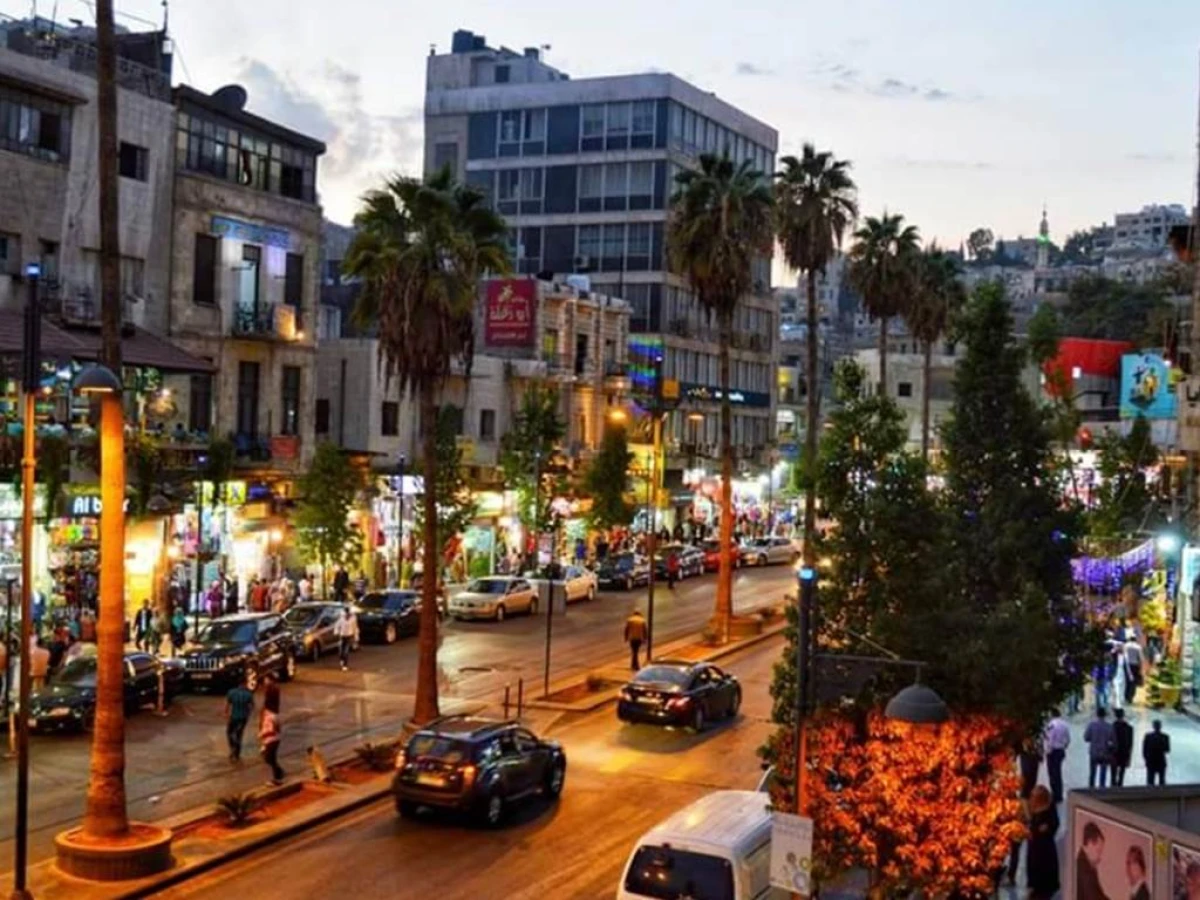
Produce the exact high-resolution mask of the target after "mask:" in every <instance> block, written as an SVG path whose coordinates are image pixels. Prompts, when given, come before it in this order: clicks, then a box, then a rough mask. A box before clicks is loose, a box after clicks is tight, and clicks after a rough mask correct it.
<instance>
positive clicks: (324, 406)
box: [313, 398, 329, 434]
mask: <svg viewBox="0 0 1200 900" xmlns="http://www.w3.org/2000/svg"><path fill="white" fill-rule="evenodd" d="M316 420H317V421H316V424H315V425H314V426H313V430H314V431H316V433H317V434H329V401H328V400H327V399H325V398H321V399H320V400H318V401H317V415H316Z"/></svg>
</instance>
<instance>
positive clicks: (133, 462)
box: [125, 434, 163, 516]
mask: <svg viewBox="0 0 1200 900" xmlns="http://www.w3.org/2000/svg"><path fill="white" fill-rule="evenodd" d="M125 455H126V463H125V468H126V471H128V472H130V473H131V474H132V476H133V477H132V478H131V479H130V480H131V481H132V482H133V503H132V511H133V513H134V515H138V516H144V515H145V514H146V512H147V511H148V510H149V508H150V499H151V498H152V497H153V496H154V494H155V492H156V491H158V490H159V488H160V486H161V485H162V480H163V459H162V451H161V450H160V449H159V447H158V441H157V440H155V439H154V438H153V437H151V436H150V435H147V434H134V435H133V436H132V437H130V438H127V439H126V443H125Z"/></svg>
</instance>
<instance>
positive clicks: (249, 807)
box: [217, 791, 258, 828]
mask: <svg viewBox="0 0 1200 900" xmlns="http://www.w3.org/2000/svg"><path fill="white" fill-rule="evenodd" d="M256 809H258V800H257V798H255V796H254V795H253V794H251V793H250V792H249V791H243V792H242V793H240V794H228V795H226V796H224V797H221V798H220V799H219V800H217V812H219V813H222V814H223V815H224V816H225V822H226V824H228V825H230V826H231V827H233V828H240V827H241V826H243V825H245V824H246V823H247V822H249V821H250V817H251V816H252V815H254V811H255V810H256Z"/></svg>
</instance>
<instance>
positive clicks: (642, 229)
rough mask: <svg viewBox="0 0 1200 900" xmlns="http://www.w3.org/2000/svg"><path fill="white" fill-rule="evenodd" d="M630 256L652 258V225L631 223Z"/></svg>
mask: <svg viewBox="0 0 1200 900" xmlns="http://www.w3.org/2000/svg"><path fill="white" fill-rule="evenodd" d="M629 255H630V256H645V257H649V256H650V223H649V222H630V223H629Z"/></svg>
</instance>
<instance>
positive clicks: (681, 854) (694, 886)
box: [625, 845, 733, 900]
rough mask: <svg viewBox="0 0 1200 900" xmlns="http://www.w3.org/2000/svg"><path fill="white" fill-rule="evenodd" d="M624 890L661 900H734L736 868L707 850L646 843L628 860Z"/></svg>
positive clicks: (639, 895)
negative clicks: (694, 851)
mask: <svg viewBox="0 0 1200 900" xmlns="http://www.w3.org/2000/svg"><path fill="white" fill-rule="evenodd" d="M625 890H626V891H627V892H628V893H630V894H633V895H634V896H637V897H656V898H660V900H683V898H685V897H686V898H687V900H733V867H732V866H730V864H729V860H727V859H721V858H720V857H718V856H709V855H708V854H707V853H692V852H690V851H687V850H679V849H676V848H674V847H657V846H652V845H646V846H644V847H639V848H638V851H637V853H635V854H634V856H633V860H632V861H631V862H630V863H629V871H628V872H627V873H626V874H625Z"/></svg>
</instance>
